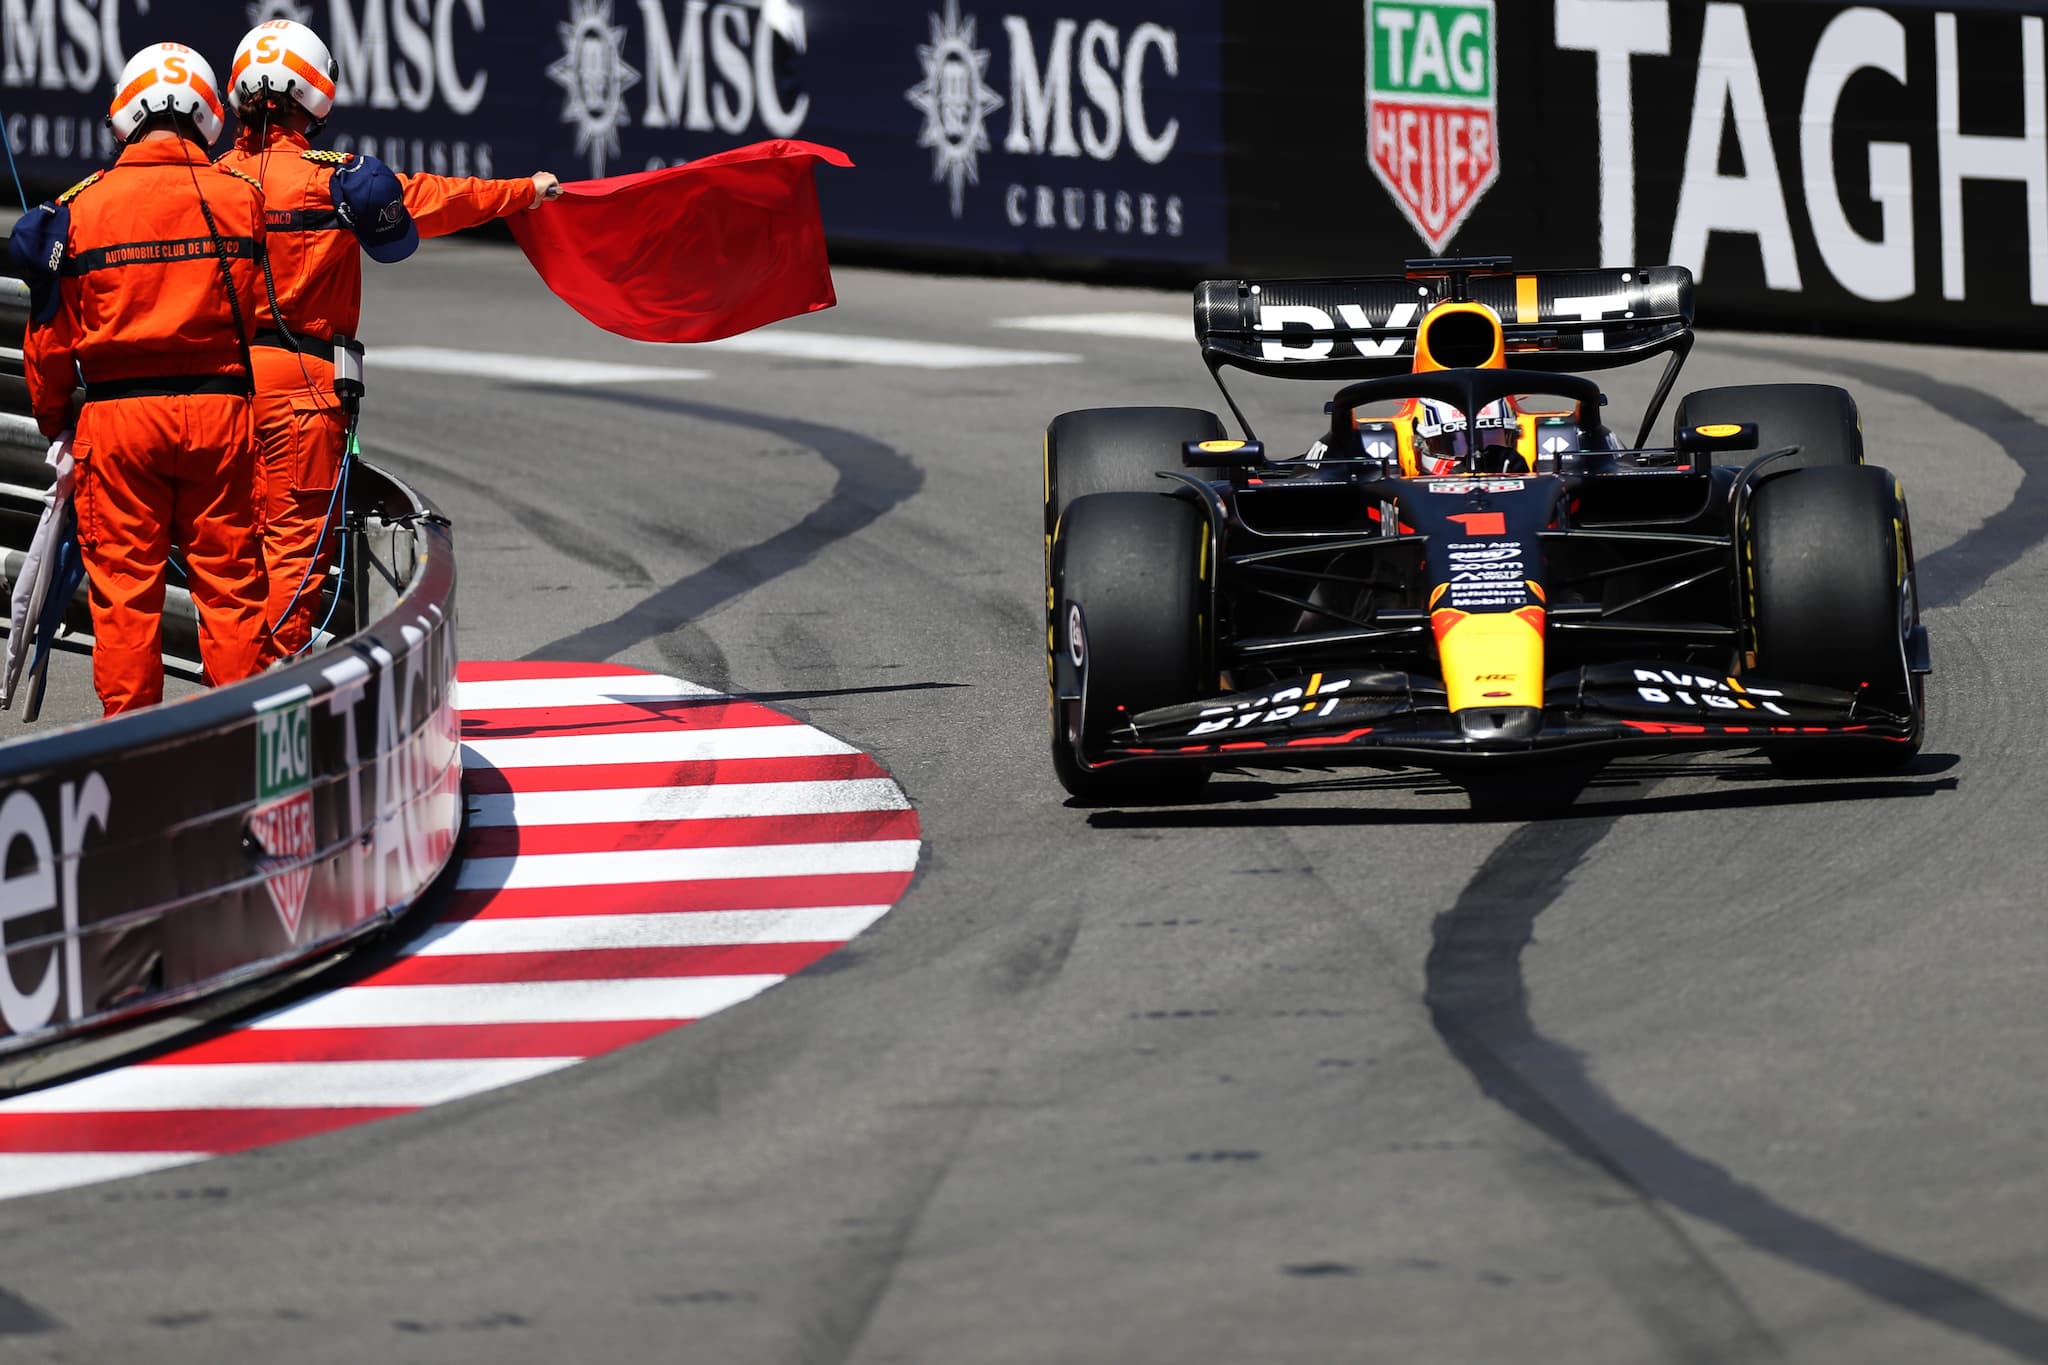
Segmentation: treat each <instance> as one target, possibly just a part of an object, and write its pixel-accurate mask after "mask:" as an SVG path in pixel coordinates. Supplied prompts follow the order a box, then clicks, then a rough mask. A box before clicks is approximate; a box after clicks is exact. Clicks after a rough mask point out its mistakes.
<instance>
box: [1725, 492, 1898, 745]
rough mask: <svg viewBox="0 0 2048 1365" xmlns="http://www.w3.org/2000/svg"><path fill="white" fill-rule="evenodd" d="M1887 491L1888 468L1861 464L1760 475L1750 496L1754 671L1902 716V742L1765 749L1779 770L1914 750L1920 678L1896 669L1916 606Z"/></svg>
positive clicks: (1890, 494)
mask: <svg viewBox="0 0 2048 1365" xmlns="http://www.w3.org/2000/svg"><path fill="white" fill-rule="evenodd" d="M1894 488H1895V485H1894V483H1893V480H1892V476H1891V475H1890V473H1888V472H1887V471H1885V470H1882V469H1878V468H1874V467H1872V466H1868V465H1864V466H1857V467H1851V468H1844V467H1833V468H1830V467H1825V466H1816V467H1809V468H1806V469H1801V470H1799V471H1797V472H1796V473H1792V474H1786V475H1783V476H1780V477H1774V478H1770V479H1767V480H1765V481H1764V482H1763V483H1762V484H1760V485H1758V487H1757V490H1756V492H1755V494H1754V495H1753V496H1752V498H1751V501H1750V512H1749V533H1748V534H1749V545H1750V548H1751V550H1752V551H1753V553H1754V555H1755V578H1754V583H1755V586H1754V590H1753V596H1752V599H1751V605H1750V610H1751V613H1752V618H1753V620H1754V621H1755V624H1756V655H1757V658H1756V668H1757V672H1759V673H1760V674H1763V675H1764V676H1766V677H1772V678H1783V679H1785V680H1786V681H1788V682H1803V683H1814V684H1817V685H1819V686H1822V687H1835V688H1840V689H1842V690H1843V691H1847V692H1858V691H1864V690H1866V689H1868V691H1870V692H1872V693H1875V694H1876V695H1878V696H1880V697H1884V696H1890V697H1892V698H1894V699H1895V701H1896V702H1897V703H1902V704H1904V705H1906V706H1907V707H1908V708H1909V709H1910V710H1911V712H1912V715H1913V733H1912V736H1911V738H1910V739H1908V740H1905V741H1898V740H1885V739H1872V740H1855V739H1843V740H1832V741H1828V742H1826V743H1823V744H1809V745H1793V746H1787V747H1784V748H1781V749H1767V750H1766V752H1767V753H1769V755H1770V758H1771V762H1772V764H1773V765H1774V766H1776V767H1777V768H1779V769H1780V770H1781V771H1784V772H1787V773H1790V774H1796V775H1802V776H1830V775H1841V774H1853V773H1872V772H1885V771H1890V770H1892V769H1896V768H1900V767H1903V766H1904V765H1905V764H1907V763H1909V762H1911V761H1912V759H1913V757H1914V755H1916V754H1918V753H1919V752H1920V739H1921V733H1922V729H1923V724H1922V722H1923V712H1924V708H1925V697H1924V694H1923V689H1922V687H1921V684H1920V680H1919V679H1918V678H1916V677H1910V676H1909V675H1908V674H1907V672H1906V665H1905V651H1904V646H1903V643H1902V640H1903V636H1904V633H1905V631H1906V630H1907V629H1908V628H1909V627H1910V626H1911V625H1912V624H1914V623H1915V622H1914V618H1915V617H1916V615H1917V609H1916V608H1915V607H1914V606H1913V605H1912V602H1911V598H1910V588H1909V587H1908V586H1907V585H1908V584H1909V580H1910V578H1911V573H1912V568H1913V565H1912V562H1911V554H1912V551H1911V548H1910V545H1911V542H1910V541H1909V540H1908V538H1907V536H1906V534H1905V517H1904V508H1903V506H1902V505H1901V504H1900V503H1899V502H1898V500H1897V498H1896V496H1895V493H1894ZM1902 557H1904V562H1901V559H1902ZM1902 593H1904V594H1905V596H1904V597H1903V600H1902Z"/></svg>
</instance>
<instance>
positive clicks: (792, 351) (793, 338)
mask: <svg viewBox="0 0 2048 1365" xmlns="http://www.w3.org/2000/svg"><path fill="white" fill-rule="evenodd" d="M698 349H701V350H707V351H732V352H734V353H736V354H739V355H764V356H774V357H776V358H778V359H782V360H835V361H839V362H840V363H842V364H854V365H881V366H885V367H888V368H891V369H899V370H974V369H984V368H991V367H996V366H1006V365H1072V364H1076V363H1078V362H1079V361H1080V359H1081V357H1080V356H1077V355H1068V354H1065V353H1062V352H1058V351H1013V350H1008V349H1005V348H1003V347H999V346H952V345H947V344H945V343H942V342H935V341H904V340H901V339H899V338H896V337H865V336H848V335H846V334H844V333H837V332H797V331H778V330H774V329H770V330H768V331H764V332H748V333H746V334H745V335H743V336H736V337H728V338H726V339H725V340H724V341H708V342H705V343H704V344H703V345H702V346H701V347H700V348H698Z"/></svg>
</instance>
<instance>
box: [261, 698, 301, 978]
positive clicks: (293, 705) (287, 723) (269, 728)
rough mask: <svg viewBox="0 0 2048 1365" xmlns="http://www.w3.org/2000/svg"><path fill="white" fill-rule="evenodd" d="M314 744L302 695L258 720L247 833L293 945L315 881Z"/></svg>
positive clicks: (279, 917)
mask: <svg viewBox="0 0 2048 1365" xmlns="http://www.w3.org/2000/svg"><path fill="white" fill-rule="evenodd" d="M312 740H313V727H312V721H311V717H310V716H309V715H308V714H307V710H306V699H305V697H303V696H299V697H295V698H293V699H291V700H289V701H282V702H281V704H274V705H271V706H269V707H267V708H266V709H264V710H263V711H260V712H258V714H257V716H256V808H255V809H254V810H252V811H250V812H249V833H250V835H251V836H253V837H254V838H255V840H256V842H257V843H258V844H259V845H261V847H262V852H261V854H260V856H259V857H258V859H257V864H256V866H257V870H258V871H260V872H262V874H263V880H264V885H265V886H267V887H268V888H269V889H270V903H271V904H272V905H274V906H276V907H277V917H278V919H279V920H280V921H282V922H283V924H284V930H285V933H286V934H287V935H289V936H290V938H291V940H292V941H293V942H294V943H296V942H297V941H298V938H299V918H300V916H301V915H302V914H303V913H304V912H305V908H306V887H307V885H308V883H310V882H311V881H312V880H313V868H312V865H311V863H310V862H309V861H308V860H309V859H311V858H312V856H313V746H312Z"/></svg>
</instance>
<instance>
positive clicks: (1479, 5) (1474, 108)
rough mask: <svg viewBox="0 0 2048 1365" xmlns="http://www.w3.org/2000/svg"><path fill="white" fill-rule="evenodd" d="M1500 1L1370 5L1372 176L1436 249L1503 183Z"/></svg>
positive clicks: (1405, 0)
mask: <svg viewBox="0 0 2048 1365" xmlns="http://www.w3.org/2000/svg"><path fill="white" fill-rule="evenodd" d="M1494 31H1495V25H1494V0H1365V116H1366V145H1367V157H1368V158H1369V159H1370V160H1371V162H1372V169H1373V174H1374V175H1376V176H1378V177H1379V179H1380V183H1381V184H1383V185H1385V186H1386V187H1387V192H1388V193H1389V194H1391V195H1393V196H1394V202H1395V203H1397V204H1399V205H1400V206H1401V211H1402V212H1403V213H1405V214H1407V215H1408V221H1409V222H1410V223H1411V224H1413V225H1414V227H1415V231H1416V232H1417V233H1419V234H1421V237H1422V240H1423V241H1425V242H1427V243H1428V244H1429V249H1430V250H1431V251H1432V252H1435V253H1438V254H1441V253H1442V252H1443V249H1444V248H1445V247H1446V246H1448V245H1449V244H1450V241H1451V238H1453V237H1455V236H1457V234H1458V229H1459V228H1460V227H1462V226H1463V225H1464V222H1465V218H1466V216H1467V215H1468V214H1470V213H1471V212H1472V209H1473V206H1474V205H1476V204H1478V202H1479V200H1480V198H1481V196H1483V195H1484V194H1485V193H1486V191H1487V190H1488V189H1490V188H1491V187H1492V186H1493V182H1494V181H1495V180H1497V179H1499V178H1500V142H1499V138H1498V133H1499V130H1500V120H1499V117H1498V108H1497V103H1496V88H1497V81H1496V77H1497V75H1498V64H1497V63H1496V61H1495V58H1494V50H1495V49H1494Z"/></svg>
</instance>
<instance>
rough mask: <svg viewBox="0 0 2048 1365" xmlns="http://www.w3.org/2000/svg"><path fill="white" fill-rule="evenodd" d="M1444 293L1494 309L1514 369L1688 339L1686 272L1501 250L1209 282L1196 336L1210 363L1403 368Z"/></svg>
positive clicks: (1641, 351)
mask: <svg viewBox="0 0 2048 1365" xmlns="http://www.w3.org/2000/svg"><path fill="white" fill-rule="evenodd" d="M1449 300H1469V301H1472V302H1477V303H1483V304H1485V305H1486V306H1487V307H1489V308H1491V309H1492V310H1493V311H1494V312H1495V313H1497V314H1498V315H1499V316H1500V320H1501V324H1502V331H1503V333H1504V335H1505V340H1506V343H1507V362H1508V366H1509V368H1511V369H1529V370H1545V371H1553V372H1555V371H1583V370H1603V369H1612V368H1615V367H1617V366H1621V365H1629V364H1633V363H1635V362H1636V361H1639V360H1644V359H1647V358H1649V357H1651V356H1654V355H1660V354H1663V353H1666V352H1673V351H1676V352H1681V353H1682V352H1683V351H1684V350H1685V349H1688V348H1689V347H1690V345H1691V339H1692V318H1693V311H1692V272H1691V271H1690V270H1687V269H1685V268H1684V267H1682V266H1668V265H1667V266H1652V267H1649V268H1647V269H1632V270H1524V271H1517V270H1515V269H1514V268H1513V266H1512V265H1511V263H1510V262H1509V261H1508V260H1507V259H1506V258H1505V257H1481V258H1475V259H1468V260H1422V261H1410V262H1408V269H1407V273H1405V274H1402V275H1375V276H1362V277H1358V278H1352V279H1309V280H1206V281H1204V282H1203V283H1201V284H1199V285H1197V286H1195V335H1196V337H1197V339H1198V340H1200V342H1201V345H1202V358H1203V359H1204V360H1205V361H1206V362H1207V363H1208V364H1209V367H1210V369H1211V370H1212V371H1215V370H1219V369H1222V368H1224V367H1229V368H1232V369H1241V370H1248V371H1251V372H1253V373H1255V374H1264V375H1273V376H1279V377H1283V378H1290V379H1292V378H1300V379H1374V378H1379V377H1381V376H1383V375H1394V374H1406V373H1407V372H1408V371H1409V369H1410V368H1411V366H1412V364H1413V361H1414V355H1415V334H1416V330H1417V326H1418V324H1420V323H1421V321H1422V318H1423V315H1424V314H1425V313H1427V312H1428V311H1429V310H1430V309H1431V308H1432V307H1434V306H1435V305H1437V304H1439V303H1443V302H1446V301H1449Z"/></svg>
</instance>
